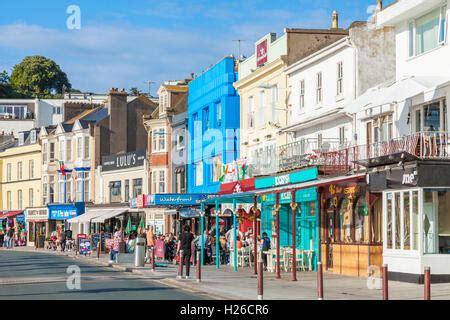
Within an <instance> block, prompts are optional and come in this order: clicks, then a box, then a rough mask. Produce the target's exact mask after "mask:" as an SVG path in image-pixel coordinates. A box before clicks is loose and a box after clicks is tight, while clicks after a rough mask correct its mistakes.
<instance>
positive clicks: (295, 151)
mask: <svg viewBox="0 0 450 320" xmlns="http://www.w3.org/2000/svg"><path fill="white" fill-rule="evenodd" d="M340 147H343V146H340V145H339V139H322V141H321V143H319V140H318V139H315V138H310V139H302V140H300V141H295V142H292V143H288V144H286V145H283V146H279V147H277V148H275V147H272V148H266V149H263V150H260V151H257V152H255V153H253V154H252V157H251V168H252V175H253V176H262V175H270V174H275V173H278V172H284V171H290V170H295V169H300V168H303V167H308V166H312V165H320V164H321V163H323V161H324V159H323V157H322V156H321V155H322V154H324V153H327V152H330V151H333V150H339V149H340Z"/></svg>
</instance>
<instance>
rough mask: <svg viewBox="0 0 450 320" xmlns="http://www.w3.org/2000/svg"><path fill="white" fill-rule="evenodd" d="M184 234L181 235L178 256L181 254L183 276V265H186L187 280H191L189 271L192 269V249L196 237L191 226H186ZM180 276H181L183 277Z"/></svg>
mask: <svg viewBox="0 0 450 320" xmlns="http://www.w3.org/2000/svg"><path fill="white" fill-rule="evenodd" d="M183 229H184V232H183V233H182V234H181V235H180V240H179V242H178V248H177V255H178V254H180V252H181V257H180V258H181V259H180V263H181V264H182V265H181V275H182V274H183V264H185V265H186V276H185V279H189V269H190V267H191V254H192V252H191V248H192V246H193V241H194V235H193V234H192V232H191V227H190V226H189V225H185V226H184V228H183ZM181 275H180V276H181Z"/></svg>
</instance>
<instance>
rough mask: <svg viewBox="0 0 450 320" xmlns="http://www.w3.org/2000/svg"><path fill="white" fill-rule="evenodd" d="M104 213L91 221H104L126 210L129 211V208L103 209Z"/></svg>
mask: <svg viewBox="0 0 450 320" xmlns="http://www.w3.org/2000/svg"><path fill="white" fill-rule="evenodd" d="M103 210H104V213H103V214H102V215H100V216H98V217H96V218H94V219H92V220H91V222H94V223H95V222H99V223H103V222H105V220H108V219H111V218H114V217H117V216H119V215H121V214H123V213H125V212H127V211H128V208H117V209H103Z"/></svg>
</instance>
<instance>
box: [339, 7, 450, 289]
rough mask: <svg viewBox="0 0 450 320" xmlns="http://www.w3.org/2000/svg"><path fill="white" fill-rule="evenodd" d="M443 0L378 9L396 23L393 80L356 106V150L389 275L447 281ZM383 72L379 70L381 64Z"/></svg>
mask: <svg viewBox="0 0 450 320" xmlns="http://www.w3.org/2000/svg"><path fill="white" fill-rule="evenodd" d="M449 5H450V2H449V1H442V0H399V1H397V2H395V3H393V4H392V5H390V6H388V7H386V8H385V9H384V10H382V11H380V12H379V13H378V14H377V15H376V21H377V24H378V27H386V26H389V27H394V28H395V43H396V44H395V47H396V81H392V82H386V83H384V84H382V85H380V86H377V87H374V88H371V89H370V90H368V91H367V92H366V93H365V94H363V95H362V96H360V97H359V98H358V99H356V100H355V101H354V102H352V103H351V104H350V105H349V106H348V107H347V108H346V109H345V110H346V111H347V112H356V121H357V128H356V129H357V132H358V133H359V143H360V144H362V145H361V146H359V147H358V148H357V150H358V151H357V153H355V157H356V155H357V156H358V157H359V161H360V163H364V164H365V166H366V167H367V168H368V169H369V172H370V174H369V177H368V179H369V182H370V188H371V192H380V193H382V199H383V263H386V264H387V265H388V267H389V272H390V278H391V279H398V280H405V281H414V282H421V281H423V272H424V268H425V267H426V266H429V267H431V273H432V275H433V279H436V280H439V281H449V280H450V268H449V265H450V215H449V208H450V192H449V189H450V165H449V162H448V160H449V155H450V147H449V146H450V139H449V136H448V123H449V121H450V118H449V113H448V112H447V101H448V100H449V98H450V64H449V63H448V57H450V48H449V46H448V32H449V24H448V17H449V12H448V11H449ZM381 70H383V69H381Z"/></svg>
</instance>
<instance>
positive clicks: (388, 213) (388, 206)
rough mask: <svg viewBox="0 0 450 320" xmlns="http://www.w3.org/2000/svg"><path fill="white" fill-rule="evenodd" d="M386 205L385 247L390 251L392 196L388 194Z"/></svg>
mask: <svg viewBox="0 0 450 320" xmlns="http://www.w3.org/2000/svg"><path fill="white" fill-rule="evenodd" d="M386 197H387V204H386V247H387V248H388V249H392V207H393V206H392V202H393V197H394V195H393V194H392V193H388V194H387V195H386Z"/></svg>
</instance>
